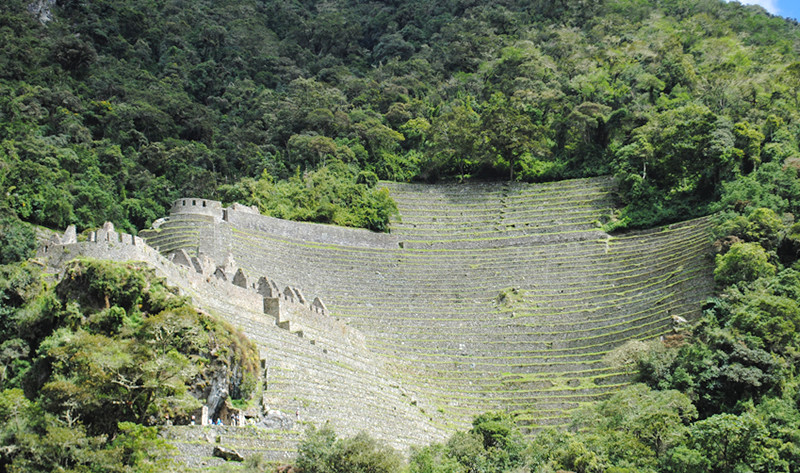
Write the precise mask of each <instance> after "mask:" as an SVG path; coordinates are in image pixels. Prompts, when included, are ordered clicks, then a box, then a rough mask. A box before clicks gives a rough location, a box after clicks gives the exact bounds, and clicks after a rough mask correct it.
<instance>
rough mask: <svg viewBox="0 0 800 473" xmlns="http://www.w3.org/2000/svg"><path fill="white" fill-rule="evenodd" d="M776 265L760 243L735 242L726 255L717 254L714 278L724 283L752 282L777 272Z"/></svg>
mask: <svg viewBox="0 0 800 473" xmlns="http://www.w3.org/2000/svg"><path fill="white" fill-rule="evenodd" d="M775 270H776V268H775V265H773V264H772V263H770V262H769V255H768V254H767V252H766V251H765V250H764V248H762V247H761V245H759V244H758V243H734V244H733V245H732V246H731V248H730V250H728V252H727V253H725V254H724V255H717V258H716V268H715V269H714V279H715V280H716V281H717V282H718V283H719V284H722V285H729V284H736V283H740V282H752V281H755V280H756V279H758V278H760V277H762V276H770V275H773V274H775Z"/></svg>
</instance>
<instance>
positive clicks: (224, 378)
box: [206, 369, 230, 417]
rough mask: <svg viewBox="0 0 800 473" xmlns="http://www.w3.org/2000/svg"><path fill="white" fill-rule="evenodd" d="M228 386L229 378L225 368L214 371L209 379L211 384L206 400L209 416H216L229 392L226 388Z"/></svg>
mask: <svg viewBox="0 0 800 473" xmlns="http://www.w3.org/2000/svg"><path fill="white" fill-rule="evenodd" d="M229 386H230V378H229V374H228V373H227V370H223V369H220V370H218V371H216V372H215V373H214V377H213V378H212V379H211V385H210V389H209V390H208V397H207V400H206V405H207V406H208V413H209V415H210V416H214V417H216V416H217V412H218V411H219V409H220V407H222V404H223V403H224V402H225V400H226V399H227V398H228V395H229V394H230V392H229V390H228V387H229Z"/></svg>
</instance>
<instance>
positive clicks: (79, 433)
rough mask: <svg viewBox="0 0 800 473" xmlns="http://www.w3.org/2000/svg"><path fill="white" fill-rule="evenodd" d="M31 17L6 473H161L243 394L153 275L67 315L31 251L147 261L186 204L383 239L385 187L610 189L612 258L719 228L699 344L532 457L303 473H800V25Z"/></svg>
mask: <svg viewBox="0 0 800 473" xmlns="http://www.w3.org/2000/svg"><path fill="white" fill-rule="evenodd" d="M29 3H30V2H29V1H28V0H5V1H4V2H2V5H0V265H2V266H0V337H1V338H0V367H1V368H2V371H0V388H2V391H1V392H0V438H2V442H0V471H26V472H28V471H31V472H33V471H42V472H44V471H161V470H162V468H166V467H165V466H162V465H159V464H158V459H159V458H160V457H159V456H158V455H156V454H155V453H156V452H157V451H158V449H157V447H158V444H159V441H158V438H157V437H156V434H155V430H154V429H153V428H152V427H151V425H152V424H157V423H158V419H160V418H162V417H163V416H164V415H166V414H168V413H169V414H171V415H173V416H181V415H185V414H186V412H188V411H189V410H190V409H192V408H194V407H196V403H197V401H196V400H195V398H194V397H192V396H190V395H189V391H188V390H189V389H190V387H191V385H192V382H193V380H195V379H197V377H198V376H199V377H201V378H202V376H203V372H202V369H204V368H203V367H206V368H207V367H209V366H214V361H216V362H217V365H219V364H220V363H221V364H223V365H224V364H231V363H233V364H241V365H242V366H243V367H245V368H243V369H245V371H246V372H250V373H252V371H247V370H248V369H250V370H252V369H253V367H252V364H253V360H252V356H253V354H252V348H251V346H250V345H249V343H248V342H246V341H244V340H243V339H240V336H239V335H237V334H236V333H235V331H233V330H231V329H229V328H228V327H225V326H223V325H220V324H219V323H218V322H214V321H213V320H210V319H207V318H205V317H204V316H201V315H198V314H197V312H196V311H194V310H193V309H191V308H190V307H189V306H188V305H187V304H186V301H184V300H182V299H181V298H179V297H177V296H175V295H174V294H173V293H171V292H170V290H169V289H168V288H165V287H164V286H163V285H162V284H160V283H158V282H156V281H155V280H154V279H153V278H152V276H151V275H148V274H147V273H145V272H143V271H142V270H141V268H131V267H126V266H115V265H106V264H103V263H99V262H92V261H81V262H78V263H75V264H73V266H71V267H70V268H69V272H70V273H69V274H71V275H72V277H71V278H66V279H64V280H62V281H61V282H59V283H58V284H56V285H54V286H53V287H50V286H49V285H48V284H46V283H45V282H44V279H43V275H41V274H40V272H39V269H38V268H37V267H36V266H35V265H34V264H31V263H26V262H24V260H25V258H27V257H29V256H31V251H32V248H33V240H34V237H33V235H34V233H33V230H32V228H31V226H30V225H42V226H47V227H51V228H59V229H63V228H64V227H65V226H66V225H68V224H71V223H74V224H76V225H77V226H78V228H79V230H84V229H88V228H92V227H96V226H99V225H100V224H102V222H103V221H105V220H110V221H113V222H114V223H115V224H116V225H117V226H118V227H120V228H122V229H124V230H126V231H131V232H135V231H137V230H139V229H142V228H145V227H147V226H149V224H150V223H151V222H152V221H153V220H154V219H156V218H159V217H161V216H163V215H165V213H166V211H167V209H168V207H169V205H170V203H171V201H172V200H174V199H176V198H178V197H179V196H185V195H193V196H198V197H206V198H214V199H218V200H222V201H225V202H232V201H240V202H244V203H248V204H254V205H257V206H258V207H259V208H260V209H261V211H262V212H264V213H266V214H270V215H274V216H277V217H282V218H290V219H297V220H307V221H317V222H326V223H336V224H340V225H350V226H358V227H365V228H370V229H372V230H377V231H385V230H387V229H388V222H389V219H390V217H391V216H392V215H393V214H394V212H396V209H395V208H394V204H393V202H392V201H391V198H390V196H389V195H388V194H387V193H386V192H385V191H382V190H380V189H378V186H376V182H377V180H378V179H388V180H403V181H406V180H422V181H435V180H464V179H502V180H509V179H510V180H522V181H544V180H556V179H562V178H570V177H583V176H595V175H608V174H611V175H615V176H616V177H617V178H618V182H619V204H620V205H619V212H618V213H617V214H616V215H614V216H613V218H611V219H610V220H609V221H608V222H606V229H607V230H617V229H623V228H631V227H648V226H652V225H656V224H659V223H663V222H669V221H675V220H680V219H685V218H690V217H692V216H697V215H704V214H710V213H715V214H716V217H715V218H716V220H717V225H716V227H715V232H716V234H715V236H714V238H715V242H714V249H715V251H716V253H717V255H716V258H717V267H716V271H715V273H714V277H715V279H716V281H717V282H718V285H719V293H718V297H716V298H714V299H712V300H710V301H708V302H707V303H706V304H705V306H704V307H703V314H704V315H703V317H702V318H701V319H700V320H699V321H698V322H697V323H696V325H694V326H693V327H692V328H687V329H685V330H684V331H682V332H680V333H677V334H675V335H674V336H671V337H668V338H667V340H666V342H665V343H660V342H657V343H651V344H646V343H639V344H629V345H625V346H623V347H622V348H620V349H619V350H618V352H616V353H614V354H613V356H610V357H609V360H608V361H609V362H610V363H620V364H622V365H624V366H627V367H628V368H629V369H630V371H631V373H632V376H634V377H636V378H637V381H639V383H638V384H634V385H632V386H631V387H630V388H628V389H627V390H625V391H621V392H620V393H618V394H616V395H614V396H613V397H611V398H609V399H607V400H605V401H603V402H599V403H597V404H596V405H594V406H589V407H586V408H585V409H584V410H583V411H582V412H581V414H580V415H579V416H577V417H576V418H575V419H574V424H573V428H572V429H570V430H569V431H562V432H546V431H545V432H542V433H541V434H539V435H538V436H536V437H534V438H533V439H532V440H531V439H526V438H523V437H522V436H521V435H519V433H518V432H517V431H516V430H515V427H514V425H513V419H509V418H508V416H506V415H505V414H501V413H487V414H484V415H483V416H480V417H478V418H476V419H475V422H474V423H473V427H472V429H471V430H470V431H467V432H461V433H457V434H454V435H453V437H452V438H451V439H449V440H448V441H446V442H444V443H442V444H436V445H430V446H425V447H421V448H420V449H418V450H417V451H415V452H414V454H413V455H412V457H411V459H410V461H409V463H408V465H407V466H405V465H404V464H403V460H402V459H400V458H399V457H397V455H396V454H395V453H393V452H391V451H390V450H388V449H386V448H384V447H382V446H381V445H379V444H377V443H376V442H374V441H373V440H371V439H369V438H368V437H367V436H359V437H355V438H351V439H338V438H336V436H335V434H334V433H333V432H330V430H328V429H321V430H320V431H316V432H313V433H311V434H310V435H309V437H308V439H307V440H306V441H305V442H304V443H303V444H302V445H301V449H300V452H299V457H298V460H297V462H296V464H295V465H294V468H295V469H297V470H299V471H302V472H308V473H312V472H324V473H339V472H342V473H343V472H357V471H370V472H383V471H387V472H388V471H398V469H402V468H408V470H409V471H410V472H412V473H456V472H458V473H460V472H465V473H466V472H470V473H472V472H476V473H477V472H501V471H537V472H555V471H558V470H559V469H562V470H571V471H575V472H579V473H587V472H656V471H658V472H720V473H721V472H732V471H736V472H749V471H753V472H787V473H794V472H798V471H800V447H798V445H800V387H799V386H798V384H799V383H798V368H800V335H798V327H800V305H799V304H798V301H799V300H800V264H798V258H799V257H800V223H795V216H796V215H798V212H799V211H800V181H798V175H797V173H798V169H800V150H799V149H798V142H799V141H800V27H799V26H798V25H797V24H796V23H794V22H790V21H787V20H785V19H782V18H778V17H773V16H770V15H768V14H767V13H765V12H764V11H763V10H762V9H760V8H758V7H746V6H742V5H739V4H738V3H724V2H722V1H721V0H556V1H544V0H529V1H525V2H523V1H517V0H499V1H496V2H475V1H472V0H441V1H424V0H410V1H403V2H401V1H391V0H386V1H360V0H352V1H344V0H339V1H337V0H330V1H327V2H317V1H311V0H308V1H284V0H224V1H211V0H196V1H192V2H188V1H184V0H114V1H112V0H94V1H80V0H58V1H57V2H56V3H55V4H54V5H52V6H51V7H50V8H49V14H39V15H38V16H37V15H34V14H32V13H31V11H29V8H28V7H29ZM34 3H38V4H41V5H44V4H46V3H47V2H34ZM178 329H180V330H187V331H189V332H191V333H192V334H193V335H192V336H191V337H177V336H175V337H173V338H169V337H166V338H160V340H162V341H163V344H162V345H158V346H155V345H152V344H148V343H140V342H141V341H142V340H150V339H152V338H153V337H152V334H153V331H158V330H162V331H168V332H169V333H173V334H175V333H176V332H175V331H174V330H178ZM212 332H213V333H214V334H215V335H214V337H213V338H215V339H223V340H226V341H227V342H226V346H227V347H230V348H229V349H230V353H229V356H228V357H227V358H224V359H222V358H220V359H217V358H215V356H214V355H211V353H210V351H209V349H208V338H209V333H212ZM181 333H183V332H181ZM198 360H201V361H202V360H205V361H203V362H202V363H197V361H198ZM156 362H158V363H163V364H164V365H165V366H167V367H169V369H167V370H166V371H157V372H156V371H153V370H151V369H150V368H151V367H152V363H156ZM98 374H100V375H98ZM156 375H158V376H166V377H165V378H159V382H158V383H154V382H153V379H154V378H153V376H156ZM119 376H123V377H136V379H138V380H140V381H141V384H131V385H129V386H128V388H124V387H123V386H121V385H120V383H119V382H118V381H119V380H120V379H121V378H119ZM115 377H116V378H115ZM89 379H91V380H92V382H91V383H88V382H87V380H89ZM244 381H245V380H244V379H243V380H242V386H243V388H242V392H241V393H239V395H240V396H241V397H247V396H248V395H249V391H250V390H251V389H252V386H251V384H252V382H250V383H249V384H248V382H244ZM153 386H159V388H158V389H155V388H153ZM98 393H104V394H103V395H98ZM121 400H124V402H123V401H121ZM109 411H110V412H113V413H114V419H116V420H117V421H119V422H109V417H108V416H107V415H106V413H107V412H109ZM148 452H153V455H152V456H151V455H149V454H148ZM246 468H249V469H252V470H254V471H263V470H264V468H265V467H264V465H262V464H260V463H259V461H258V460H257V459H253V460H252V461H250V462H249V464H248V465H246Z"/></svg>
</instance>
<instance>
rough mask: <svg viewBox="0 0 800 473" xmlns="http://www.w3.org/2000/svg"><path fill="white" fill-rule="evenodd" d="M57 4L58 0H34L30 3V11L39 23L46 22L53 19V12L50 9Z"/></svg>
mask: <svg viewBox="0 0 800 473" xmlns="http://www.w3.org/2000/svg"><path fill="white" fill-rule="evenodd" d="M55 4H56V0H34V1H33V2H31V3H30V4H28V11H29V12H30V14H31V15H33V17H34V18H36V19H37V20H39V23H41V24H46V23H47V22H49V21H51V20H52V19H53V12H52V10H50V8H52V7H53V6H54V5H55Z"/></svg>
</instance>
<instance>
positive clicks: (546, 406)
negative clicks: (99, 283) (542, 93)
mask: <svg viewBox="0 0 800 473" xmlns="http://www.w3.org/2000/svg"><path fill="white" fill-rule="evenodd" d="M380 185H382V186H385V187H387V188H388V189H389V191H390V195H391V196H392V197H393V198H394V199H395V201H396V202H397V203H398V207H399V210H400V219H399V220H398V221H397V222H394V223H393V225H392V232H391V233H390V234H376V233H372V232H369V231H366V230H359V229H348V228H340V227H334V226H328V225H319V224H309V223H297V222H288V221H283V220H279V219H275V218H271V217H267V216H262V215H259V214H258V212H256V211H255V210H254V209H252V208H249V207H245V206H242V205H239V204H234V205H233V206H231V207H228V208H223V207H222V205H221V204H220V203H219V202H214V201H209V200H203V199H193V198H186V199H180V200H178V201H176V202H175V204H174V206H173V208H172V210H171V212H170V216H169V217H168V218H165V219H162V220H161V221H159V222H157V223H156V224H155V225H154V228H153V229H152V230H148V231H143V232H142V233H141V236H142V237H143V238H144V240H145V241H146V243H147V244H148V245H150V246H152V247H154V248H157V249H158V250H159V251H160V252H161V253H162V254H164V255H172V254H175V253H176V252H179V251H181V250H182V251H183V252H185V253H184V254H185V256H183V258H200V257H202V258H208V259H210V260H211V261H214V262H216V263H217V264H219V265H223V264H224V262H226V261H227V262H229V263H230V262H235V264H236V265H237V267H238V268H240V269H241V271H242V274H243V275H244V276H245V277H246V278H248V279H249V280H250V281H255V280H256V279H258V278H259V277H260V276H262V275H265V276H267V277H268V278H269V279H270V280H273V281H277V282H278V284H277V286H278V287H280V288H283V287H284V286H291V287H295V288H301V289H302V291H303V292H304V293H305V294H307V295H309V296H307V297H306V299H307V300H309V301H311V300H314V298H315V297H319V299H320V300H322V301H324V304H325V305H326V308H327V311H328V312H329V315H326V316H327V317H329V319H330V320H331V324H330V333H328V334H326V333H325V331H326V330H325V324H324V323H322V324H321V325H320V324H317V326H316V327H315V331H314V335H313V337H314V339H313V342H314V343H313V344H312V343H311V342H310V340H309V339H308V336H306V337H305V338H300V337H297V336H293V335H291V334H290V333H289V332H286V331H283V332H282V333H284V334H285V335H281V336H278V335H275V334H273V333H272V330H273V329H267V328H265V327H263V326H259V324H260V323H261V322H259V321H260V320H263V319H262V318H261V317H263V314H261V315H252V314H251V315H248V314H245V313H243V312H241V311H237V309H236V305H235V301H226V300H224V299H221V300H216V299H215V298H213V297H206V298H204V299H203V300H206V301H207V302H208V304H209V305H210V306H211V307H210V310H212V311H213V312H216V313H218V314H220V315H222V316H224V317H226V318H228V319H229V320H231V321H232V322H233V323H234V324H237V325H239V326H240V327H241V328H242V329H243V330H244V331H245V333H247V334H248V335H250V336H251V337H252V338H253V339H254V340H255V341H256V342H257V343H259V344H260V345H261V346H262V354H263V357H264V358H265V364H266V366H267V374H268V379H267V383H266V391H265V399H268V402H271V403H272V407H273V408H275V409H279V410H281V411H283V412H287V413H295V410H296V409H298V408H299V411H300V412H301V415H300V417H301V418H302V419H303V420H304V421H309V422H314V423H316V424H321V423H323V422H325V421H326V420H328V419H330V420H331V421H332V422H333V423H334V425H335V426H336V427H337V429H340V432H342V433H344V434H351V433H355V432H358V431H359V430H367V431H370V432H371V433H372V434H373V435H375V436H376V437H379V438H383V439H385V440H388V441H390V442H391V443H393V444H394V445H396V446H399V447H406V446H408V445H410V444H413V443H425V442H429V441H433V440H441V439H443V438H445V437H446V435H447V434H448V433H449V432H450V431H452V430H453V429H455V428H463V427H465V426H467V425H468V423H469V421H470V419H471V418H472V417H473V416H475V415H476V414H479V413H481V412H485V411H487V410H492V409H499V410H506V411H509V412H511V413H512V414H513V415H514V416H515V417H516V419H517V420H518V423H519V424H520V426H521V427H522V428H523V431H525V432H533V431H535V430H536V429H539V428H541V427H544V426H552V425H556V426H558V425H564V424H566V423H567V422H568V421H569V416H570V412H571V411H572V410H574V409H575V408H577V407H579V406H580V405H581V404H583V403H587V402H591V401H594V400H596V399H599V398H602V397H603V396H604V395H607V394H608V393H609V392H613V391H615V390H617V389H620V387H622V386H624V385H625V384H626V383H628V377H626V376H625V375H624V373H621V372H618V371H617V370H615V369H614V368H612V367H610V366H607V365H606V364H604V362H603V357H604V355H606V354H607V353H608V352H609V351H610V350H612V349H614V348H616V347H618V346H620V345H621V344H623V343H625V342H626V341H629V340H641V339H653V338H659V337H660V336H662V335H667V334H669V333H671V332H672V330H673V328H674V324H675V323H676V322H675V321H676V320H682V319H688V320H691V319H693V318H695V317H696V316H697V315H699V311H700V303H701V301H703V300H704V299H705V298H706V297H708V296H709V295H710V294H711V291H712V288H713V280H712V278H711V270H712V259H711V258H710V257H709V226H710V224H709V221H708V220H707V219H705V218H701V219H696V220H691V221H687V222H683V223H678V224H674V225H669V226H665V227H660V228H656V229H653V230H649V231H642V232H631V233H626V234H619V235H609V234H607V233H604V232H603V231H602V230H601V223H602V222H604V221H606V220H607V219H608V217H609V215H610V214H611V212H612V200H611V190H612V186H613V181H612V180H611V179H609V178H595V179H581V180H571V181H562V182H556V183H548V184H535V185H531V184H516V183H483V184H480V183H479V184H445V185H424V184H399V183H381V184H380ZM250 284H252V283H250ZM334 322H335V323H334ZM272 325H273V326H274V325H275V323H272ZM298 330H299V329H298ZM346 330H350V331H351V333H350V334H349V335H347V336H346V337H343V336H342V335H341V334H342V333H344V332H345V331H346ZM353 340H357V341H358V343H354V342H353ZM362 344H363V345H362Z"/></svg>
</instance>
